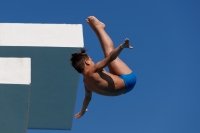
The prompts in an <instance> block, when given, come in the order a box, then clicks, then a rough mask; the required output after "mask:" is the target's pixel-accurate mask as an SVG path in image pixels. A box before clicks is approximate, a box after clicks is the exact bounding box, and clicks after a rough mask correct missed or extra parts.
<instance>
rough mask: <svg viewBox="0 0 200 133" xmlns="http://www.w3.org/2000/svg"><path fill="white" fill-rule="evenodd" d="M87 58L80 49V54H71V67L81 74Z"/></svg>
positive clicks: (84, 51) (84, 52) (82, 49)
mask: <svg viewBox="0 0 200 133" xmlns="http://www.w3.org/2000/svg"><path fill="white" fill-rule="evenodd" d="M88 58H89V56H88V55H87V54H86V50H85V49H84V48H81V53H77V52H76V53H73V54H72V55H71V59H70V61H71V65H72V66H73V67H74V68H75V69H76V70H77V71H78V72H79V73H82V72H83V70H84V68H85V64H84V62H85V60H86V59H88Z"/></svg>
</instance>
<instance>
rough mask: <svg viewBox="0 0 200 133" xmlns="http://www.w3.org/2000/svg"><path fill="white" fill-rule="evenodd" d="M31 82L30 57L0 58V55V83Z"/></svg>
mask: <svg viewBox="0 0 200 133" xmlns="http://www.w3.org/2000/svg"><path fill="white" fill-rule="evenodd" d="M30 83H31V59H30V58H2V57H0V84H27V85H29V84H30Z"/></svg>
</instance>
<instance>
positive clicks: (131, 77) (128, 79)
mask: <svg viewBox="0 0 200 133" xmlns="http://www.w3.org/2000/svg"><path fill="white" fill-rule="evenodd" d="M119 77H120V78H121V79H123V80H124V83H125V86H126V93H127V92H129V91H131V90H132V89H133V88H134V86H135V84H136V76H135V74H134V73H133V72H131V73H130V74H121V75H119Z"/></svg>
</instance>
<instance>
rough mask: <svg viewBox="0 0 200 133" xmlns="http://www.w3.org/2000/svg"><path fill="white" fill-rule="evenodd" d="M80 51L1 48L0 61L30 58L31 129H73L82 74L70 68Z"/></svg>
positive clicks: (29, 124) (45, 48)
mask: <svg viewBox="0 0 200 133" xmlns="http://www.w3.org/2000/svg"><path fill="white" fill-rule="evenodd" d="M75 51H77V48H56V47H12V46H9V47H5V46H4V47H3V46H1V47H0V57H30V58H31V93H30V111H29V123H28V127H29V128H30V129H65V130H66V129H71V127H72V119H73V114H74V107H75V99H76V93H77V87H78V79H79V74H78V73H76V72H75V70H74V69H72V67H70V62H69V60H70V53H73V52H75Z"/></svg>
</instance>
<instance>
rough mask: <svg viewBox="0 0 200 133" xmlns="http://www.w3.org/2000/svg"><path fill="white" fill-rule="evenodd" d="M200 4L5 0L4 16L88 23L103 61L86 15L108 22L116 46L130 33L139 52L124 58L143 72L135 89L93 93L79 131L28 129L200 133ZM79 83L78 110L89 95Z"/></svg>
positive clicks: (91, 44) (93, 51)
mask: <svg viewBox="0 0 200 133" xmlns="http://www.w3.org/2000/svg"><path fill="white" fill-rule="evenodd" d="M199 5H200V2H199V1H197V0H194V1H189V0H152V1H149V0H138V1H133V0H123V1H122V0H117V1H114V0H113V1H111V0H110V1H107V0H101V1H94V0H86V1H82V0H70V1H69V0H57V1H56V0H40V1H39V0H34V1H33V0H32V1H28V0H18V1H14V0H0V22H16V23H58V24H59V23H67V24H83V32H84V44H85V47H86V49H88V54H89V55H90V56H91V57H92V58H93V60H94V61H95V62H98V61H100V60H102V59H103V53H102V51H101V47H100V45H99V42H98V40H97V38H96V36H95V34H94V33H93V31H92V30H91V29H90V27H89V26H88V24H87V23H86V22H85V19H86V17H87V16H89V15H95V16H96V17H98V18H99V19H100V20H101V21H103V22H104V23H105V24H106V31H107V32H108V34H109V35H110V36H111V38H112V39H113V41H114V43H115V46H118V45H119V44H120V43H122V42H123V40H124V39H125V38H127V37H128V38H129V39H130V44H131V45H132V46H133V47H134V50H127V49H125V50H124V51H123V52H122V53H121V54H120V58H121V59H122V60H123V61H124V62H126V63H127V64H128V65H129V66H130V68H131V69H132V70H133V71H134V72H135V73H136V75H137V79H138V80H137V84H136V86H135V88H134V90H132V91H131V92H130V93H128V94H125V95H121V96H118V97H106V96H99V95H97V94H93V99H92V101H91V103H90V105H89V111H88V112H87V113H86V114H85V115H84V116H83V117H82V118H81V119H78V120H77V119H74V120H73V127H72V130H71V131H57V130H56V131H48V130H29V131H28V133H67V132H71V133H86V132H87V133H102V132H103V133H110V132H115V133H122V132H123V133H147V132H148V133H180V132H181V133H188V132H191V133H198V132H200V126H199V123H200V106H199V105H200V104H199V103H200V97H199V94H200V85H199V80H200V70H199V68H200V52H199V49H200V45H199V44H200V17H199V14H200V8H199ZM81 81H82V76H81V78H80V81H79V86H78V92H77V99H76V106H75V113H77V112H78V111H79V110H80V109H81V105H82V100H83V98H84V88H83V83H82V82H81Z"/></svg>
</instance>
